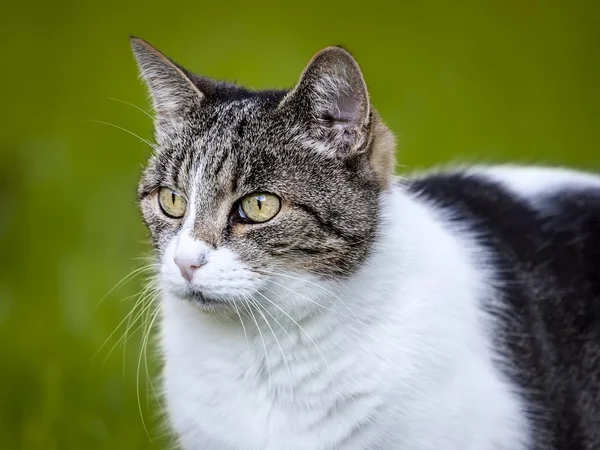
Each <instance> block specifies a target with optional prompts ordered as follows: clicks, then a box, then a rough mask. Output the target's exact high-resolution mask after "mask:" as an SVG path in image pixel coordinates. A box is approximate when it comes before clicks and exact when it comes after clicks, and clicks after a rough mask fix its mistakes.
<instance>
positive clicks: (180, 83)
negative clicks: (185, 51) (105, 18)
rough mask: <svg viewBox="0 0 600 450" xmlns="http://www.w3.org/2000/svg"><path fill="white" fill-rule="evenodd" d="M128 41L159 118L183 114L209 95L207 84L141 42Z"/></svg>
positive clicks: (208, 81) (208, 83)
mask: <svg viewBox="0 0 600 450" xmlns="http://www.w3.org/2000/svg"><path fill="white" fill-rule="evenodd" d="M130 41H131V48H132V50H133V54H134V56H135V58H136V60H137V63H138V66H139V68H140V73H141V76H142V78H143V79H144V81H145V82H146V84H147V85H148V90H149V91H150V96H151V97H152V102H153V105H154V111H155V112H156V114H157V116H158V118H161V117H165V118H166V119H168V118H169V117H173V116H177V115H179V114H182V113H184V112H185V111H187V110H190V109H192V108H193V107H195V106H197V105H199V104H200V102H201V101H202V99H203V98H204V97H205V96H206V95H207V94H209V93H210V91H211V89H212V82H211V81H210V80H208V79H205V78H203V77H199V76H197V75H193V74H191V73H189V72H188V71H187V70H185V69H184V68H183V67H181V66H179V65H178V64H176V63H175V62H173V61H172V60H170V59H169V58H167V57H166V56H165V55H163V54H162V53H161V52H159V51H158V50H157V49H156V48H154V47H153V46H151V45H150V44H148V43H147V42H146V41H144V40H143V39H140V38H137V37H131V38H130Z"/></svg>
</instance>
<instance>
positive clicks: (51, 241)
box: [0, 0, 600, 450]
mask: <svg viewBox="0 0 600 450" xmlns="http://www.w3.org/2000/svg"><path fill="white" fill-rule="evenodd" d="M0 20H1V21H2V27H1V30H0V37H1V39H0V49H1V50H2V55H3V64H2V70H1V71H0V81H1V86H2V99H1V101H0V120H1V124H2V125H1V126H0V255H1V256H2V258H1V259H0V361H2V366H1V370H0V449H27V450H38V449H39V450H42V449H43V450H54V449H115V450H118V449H142V448H165V447H166V446H167V444H168V442H167V440H166V439H163V438H161V435H162V433H163V432H162V430H161V429H160V427H159V426H158V424H159V422H160V420H159V409H158V408H157V407H156V404H155V402H154V401H153V400H152V397H153V396H152V394H150V392H151V389H150V386H149V385H148V384H147V383H146V382H145V381H144V380H145V379H146V378H145V375H144V374H143V372H144V368H143V366H142V374H141V375H140V380H141V381H140V386H139V391H138V388H137V381H136V379H137V364H138V355H139V341H140V333H137V335H136V336H134V337H133V338H132V339H131V341H130V343H129V344H128V350H127V352H126V353H125V354H123V352H122V351H121V350H120V348H118V349H117V350H115V351H114V352H112V354H111V355H109V356H108V358H107V360H106V363H105V364H103V362H102V361H103V359H105V358H106V357H107V355H108V351H109V349H110V348H111V347H112V346H113V345H114V344H115V343H116V342H117V340H118V337H119V336H121V334H122V332H123V329H121V330H120V331H119V332H117V333H116V334H115V335H114V336H113V337H112V338H111V339H109V342H108V344H107V346H106V347H105V348H104V349H102V350H101V351H100V352H99V355H98V356H97V357H96V358H94V357H93V355H94V354H95V353H96V352H97V351H98V349H99V348H100V347H101V346H102V344H103V342H104V341H105V340H106V339H107V338H108V337H109V336H110V334H111V332H112V331H113V330H114V329H115V327H116V326H117V325H118V324H119V322H120V321H121V320H122V319H123V317H124V316H125V315H126V314H127V312H128V311H129V310H130V308H131V306H132V301H133V300H132V299H129V300H123V299H126V298H127V297H129V296H131V295H133V294H135V293H137V292H138V291H139V290H140V286H141V284H140V281H139V279H136V280H134V281H132V282H129V283H126V284H125V285H124V286H122V287H120V288H119V289H116V290H115V291H114V292H113V293H111V295H109V296H108V298H107V299H106V300H104V302H103V303H102V304H101V305H100V306H98V307H96V305H97V304H98V302H99V300H100V299H101V298H102V297H103V296H104V294H106V292H108V291H109V290H110V289H111V287H113V286H114V285H115V284H116V283H117V282H118V281H119V280H120V279H121V278H122V277H123V276H125V275H127V274H128V273H129V272H130V271H131V270H133V269H135V268H136V267H139V266H140V265H141V262H140V261H139V260H136V259H134V258H136V257H138V256H140V255H143V254H145V253H146V252H147V250H148V248H147V246H146V245H145V244H144V240H145V234H144V230H143V228H142V226H141V223H140V220H139V216H138V212H137V209H136V205H135V188H136V182H137V177H138V174H139V171H140V164H141V163H142V162H143V161H144V159H145V157H146V156H147V154H148V148H147V146H146V145H145V144H144V143H142V142H140V141H139V140H137V139H135V138H134V137H132V136H130V135H128V134H127V133H124V132H122V131H119V130H117V129H114V128H111V127H108V126H105V125H101V124H98V123H94V122H91V120H99V121H106V122H110V123H113V124H116V125H118V126H121V127H125V128H127V129H129V130H132V131H133V132H135V133H138V134H139V135H140V136H142V137H144V138H146V139H148V138H150V137H151V121H150V119H149V118H148V117H146V116H145V115H144V114H143V113H141V112H139V111H137V110H136V109H135V108H132V107H130V106H128V105H125V104H123V103H120V102H116V101H112V100H110V99H109V97H114V98H117V99H121V100H124V101H128V102H132V103H134V104H136V105H138V106H141V107H144V108H148V104H147V101H146V97H145V91H144V88H143V87H142V85H141V84H140V82H139V81H138V80H137V71H136V67H135V65H134V62H133V59H132V57H131V54H130V51H129V47H128V41H127V37H128V35H129V34H135V35H139V36H142V37H144V38H146V39H148V40H149V41H150V42H151V43H153V44H155V45H156V46H157V47H158V48H160V49H161V50H163V51H165V52H166V53H167V54H168V55H170V56H171V57H173V58H174V59H175V60H177V61H178V62H180V63H182V64H184V65H185V66H186V67H188V68H189V69H191V70H193V71H197V72H201V73H203V74H206V75H209V76H212V77H222V78H226V79H229V80H238V81H239V82H240V83H243V84H246V85H250V86H252V87H255V88H265V87H285V86H290V85H292V84H293V83H294V82H295V81H296V79H297V78H298V76H299V74H300V72H301V70H302V68H303V67H304V65H305V64H306V62H307V61H308V59H309V58H310V56H311V55H312V54H313V53H314V52H315V51H317V50H318V49H320V48H321V47H324V46H326V45H331V44H338V43H341V44H344V45H345V46H347V47H348V48H350V49H351V50H352V51H353V52H354V53H355V55H356V56H357V58H358V59H359V61H360V62H361V65H362V67H363V69H364V72H365V76H366V78H367V81H368V83H369V86H370V89H371V94H372V98H373V102H374V103H375V105H376V107H377V108H378V109H379V111H380V112H381V113H382V115H383V117H384V118H385V119H386V121H387V122H388V123H389V125H390V126H391V127H392V129H393V130H394V131H395V132H396V133H397V134H398V135H399V142H400V145H399V156H400V162H401V164H403V165H405V166H407V167H408V168H409V169H412V168H417V167H422V166H429V165H432V164H438V163H443V162H447V161H465V160H473V159H476V160H478V161H505V160H520V161H526V162H546V163H554V164H570V165H574V166H577V167H581V168H585V169H590V170H594V169H600V145H599V144H600V126H599V123H600V89H599V87H598V80H600V59H599V58H598V47H599V44H600V3H599V2H597V1H594V0H589V1H562V2H558V1H538V0H530V1H526V2H523V1H520V0H519V1H517V0H510V1H504V2H481V1H475V0H472V1H453V2H447V1H444V0H438V1H422V2H402V3H401V2H393V1H389V2H379V3H371V4H368V5H367V3H364V2H354V1H351V0H348V1H346V2H344V3H329V2H326V3H321V2H298V3H294V4H291V3H288V4H282V3H280V2H275V1H267V2H250V3H247V2H241V1H238V0H235V1H230V2H227V4H221V3H218V2H213V3H201V2H177V3H173V2H166V3H165V2H158V1H155V0H147V1H145V2H139V1H138V2H117V1H115V0H106V1H104V2H81V1H79V2H74V1H70V2H69V1H64V0H61V1H58V2H43V1H35V0H34V1H31V2H27V3H23V2H20V3H15V2H13V3H11V4H6V5H3V18H2V19H0ZM122 300H123V301H122ZM150 364H151V366H152V367H155V364H154V363H152V362H151V363H150ZM137 392H139V393H140V405H138V397H137ZM140 409H141V411H142V414H143V416H144V418H145V422H146V424H147V425H148V428H149V434H150V436H151V438H152V440H153V443H152V442H150V440H149V438H148V436H147V435H146V432H145V430H144V426H143V423H142V420H141V418H140Z"/></svg>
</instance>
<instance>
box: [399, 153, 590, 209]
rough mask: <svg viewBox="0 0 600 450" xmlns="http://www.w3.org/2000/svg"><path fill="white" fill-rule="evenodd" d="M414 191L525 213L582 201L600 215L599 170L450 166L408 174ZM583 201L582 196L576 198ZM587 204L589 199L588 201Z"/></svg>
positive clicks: (436, 198)
mask: <svg viewBox="0 0 600 450" xmlns="http://www.w3.org/2000/svg"><path fill="white" fill-rule="evenodd" d="M402 184H404V185H405V186H406V188H407V189H408V190H409V191H411V192H413V193H414V194H415V195H419V196H423V197H427V198H429V199H430V200H432V201H434V202H435V203H437V204H440V205H446V206H448V205H452V204H456V203H457V202H459V203H464V204H471V203H472V204H476V205H477V206H478V207H479V208H482V209H484V210H485V209H486V205H487V207H489V208H494V209H497V208H502V206H503V205H504V206H506V207H508V206H510V207H511V208H512V209H517V210H520V211H522V212H523V213H524V212H526V211H530V212H534V211H535V212H538V213H539V212H544V211H546V212H548V213H551V212H552V211H554V210H556V206H557V205H561V206H562V208H566V207H568V205H569V204H570V203H571V204H572V206H573V207H574V208H577V207H581V206H582V204H581V200H583V199H594V200H596V202H590V203H589V204H587V205H586V206H588V207H589V208H591V209H596V210H598V214H600V202H597V201H598V200H600V174H594V173H591V172H584V171H580V170H575V169H569V168H564V167H550V166H526V165H509V164H505V165H489V166H484V165H472V166H450V167H445V168H439V169H433V170H429V171H425V172H419V173H414V174H412V175H409V176H407V177H405V178H404V179H403V183H402ZM577 200H580V201H577ZM586 203H587V202H586Z"/></svg>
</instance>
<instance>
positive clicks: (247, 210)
mask: <svg viewBox="0 0 600 450" xmlns="http://www.w3.org/2000/svg"><path fill="white" fill-rule="evenodd" d="M280 209H281V200H279V197H277V196H276V195H273V194H266V193H262V192H257V193H255V194H250V195H246V196H245V197H243V198H242V200H241V201H240V208H239V214H240V216H241V217H242V218H243V219H246V220H248V221H250V222H254V223H260V222H266V221H267V220H270V219H272V218H273V217H275V216H276V215H277V213H278V212H279V210H280Z"/></svg>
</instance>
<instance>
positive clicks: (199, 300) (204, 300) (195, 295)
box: [183, 292, 231, 312]
mask: <svg viewBox="0 0 600 450" xmlns="http://www.w3.org/2000/svg"><path fill="white" fill-rule="evenodd" d="M183 300H185V301H188V302H190V303H191V304H193V305H194V306H196V307H197V308H198V309H200V310H202V311H206V312H215V311H223V310H225V309H229V308H230V307H231V302H228V301H226V300H223V299H221V298H216V297H209V296H207V295H206V294H203V293H202V292H192V293H189V294H186V295H185V296H183Z"/></svg>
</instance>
